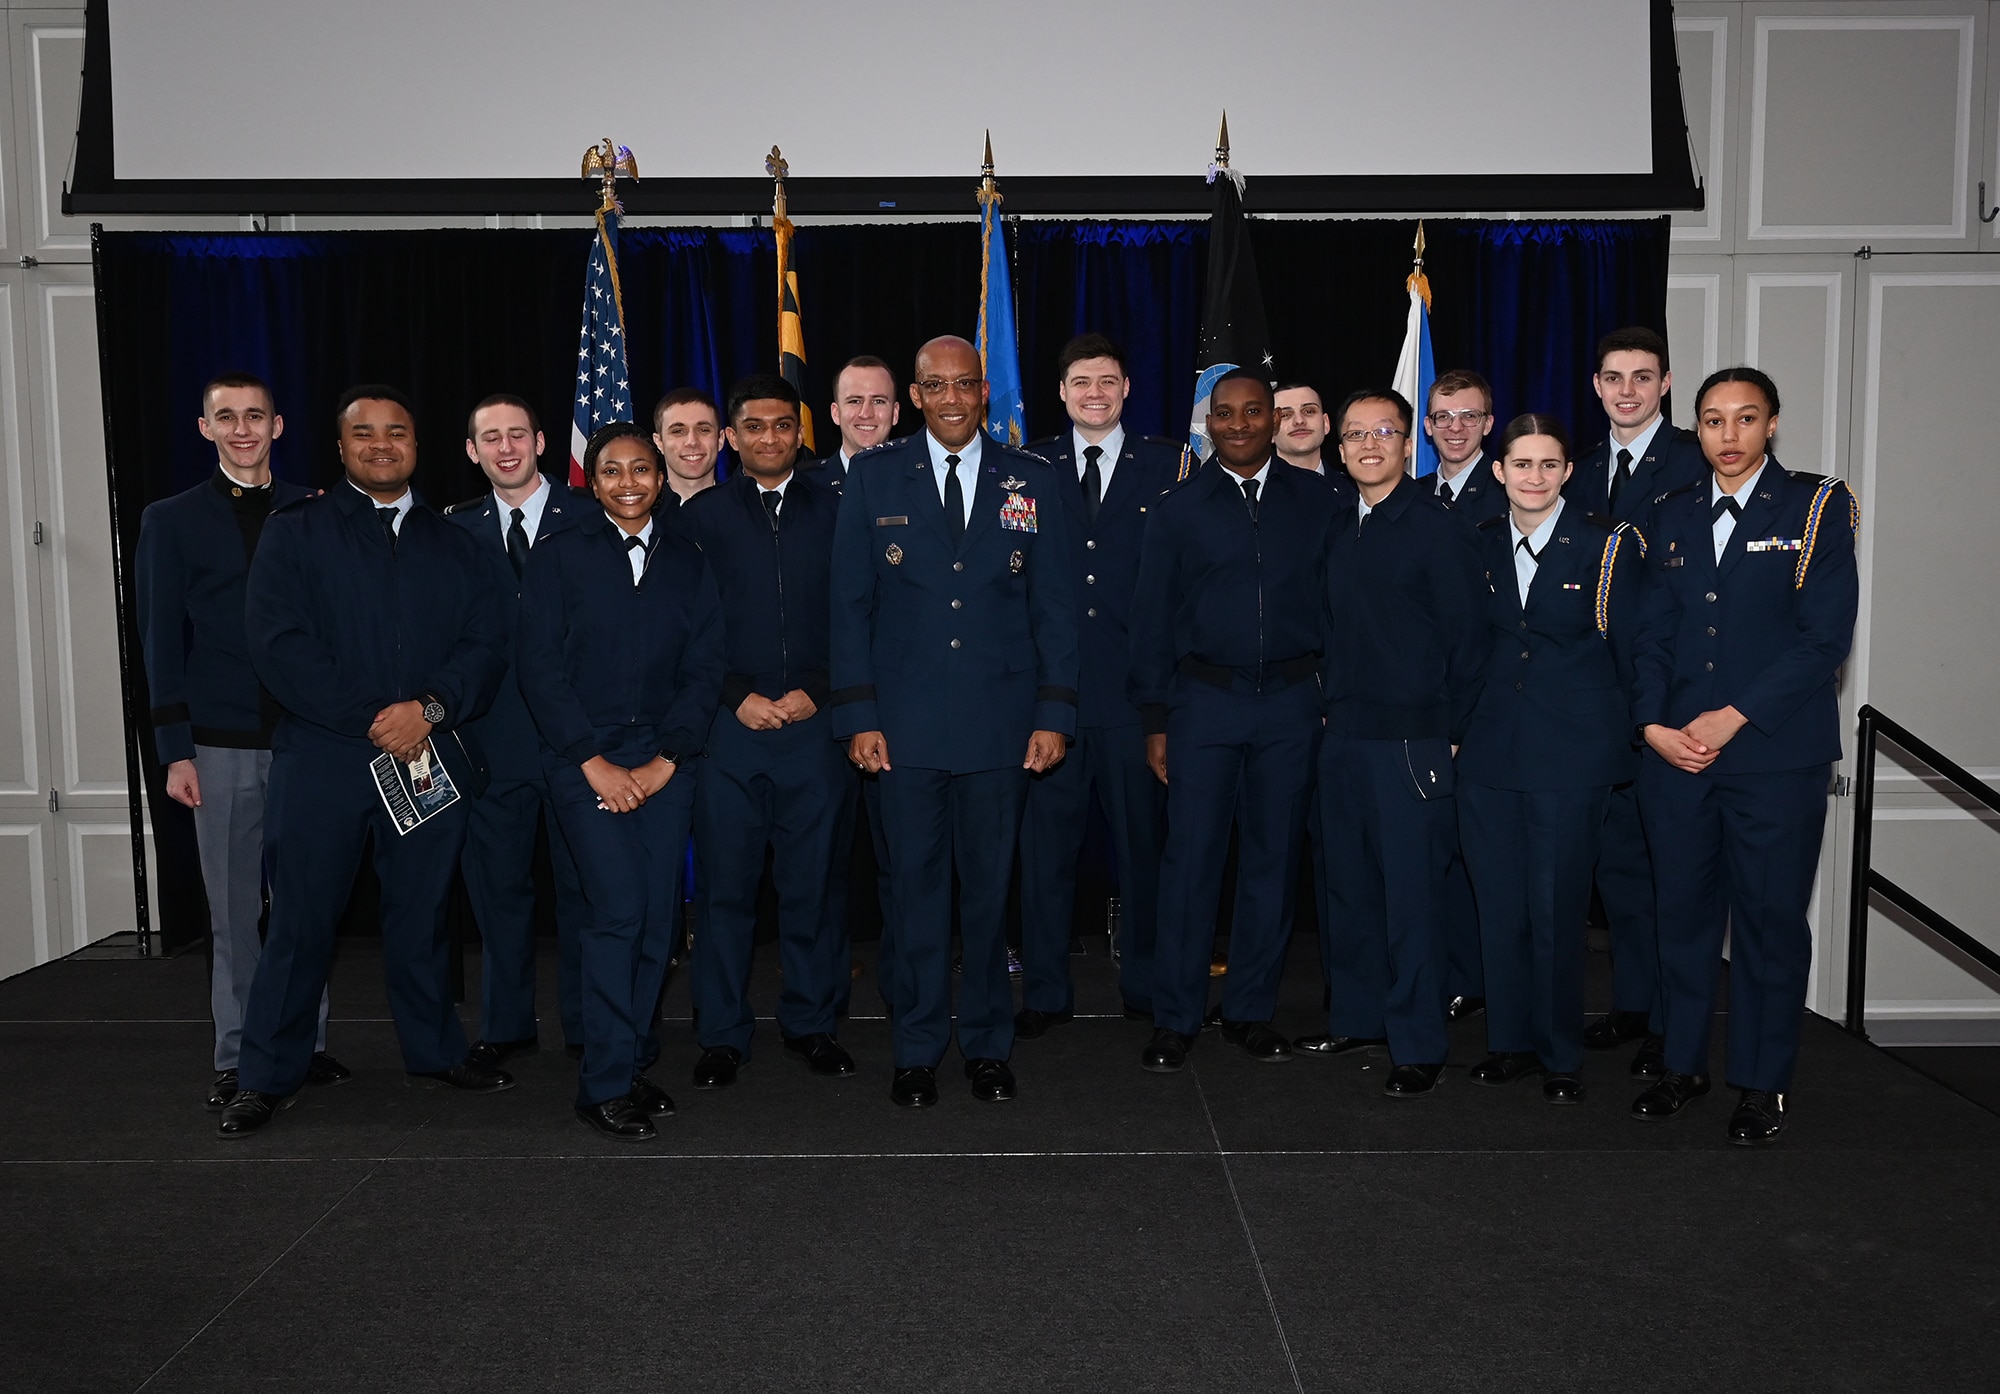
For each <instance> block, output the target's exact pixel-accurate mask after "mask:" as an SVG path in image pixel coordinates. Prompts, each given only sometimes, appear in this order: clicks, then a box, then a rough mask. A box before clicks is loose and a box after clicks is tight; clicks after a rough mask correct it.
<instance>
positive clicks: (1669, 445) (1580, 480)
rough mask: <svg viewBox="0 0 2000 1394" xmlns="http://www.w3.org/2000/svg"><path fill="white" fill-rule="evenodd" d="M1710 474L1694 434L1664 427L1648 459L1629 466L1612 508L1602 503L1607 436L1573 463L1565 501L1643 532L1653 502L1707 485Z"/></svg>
mask: <svg viewBox="0 0 2000 1394" xmlns="http://www.w3.org/2000/svg"><path fill="white" fill-rule="evenodd" d="M1708 473H1709V470H1708V457H1707V456H1705V455H1703V454H1702V453H1701V441H1700V439H1699V438H1698V437H1697V436H1696V435H1695V433H1694V432H1693V431H1684V430H1682V429H1681V428H1680V427H1678V426H1676V425H1674V423H1673V422H1671V421H1662V422H1661V423H1660V429H1659V430H1657V431H1655V432H1653V439H1652V440H1651V441H1650V442H1649V443H1648V444H1647V446H1646V453H1645V454H1644V455H1641V456H1640V457H1639V458H1638V459H1636V460H1634V461H1633V462H1632V477H1631V479H1629V480H1627V481H1626V483H1625V487H1624V488H1623V489H1621V490H1619V491H1618V507H1616V508H1613V507H1611V505H1610V503H1609V501H1608V500H1607V497H1606V496H1607V495H1608V494H1609V493H1610V491H1611V441H1610V439H1609V438H1608V437H1605V436H1600V437H1598V441H1597V445H1596V447H1595V448H1594V449H1592V450H1591V452H1590V453H1589V454H1588V455H1585V456H1584V457H1583V458H1582V459H1581V460H1578V461H1577V462H1576V470H1575V472H1574V473H1573V474H1571V475H1570V477H1569V483H1567V484H1565V485H1563V497H1564V498H1566V499H1568V500H1569V501H1570V503H1571V505H1572V506H1575V507H1580V508H1582V509H1583V511H1584V512H1586V513H1589V514H1592V515H1594V516H1596V517H1599V518H1609V519H1611V520H1612V521H1613V522H1615V523H1637V524H1638V525H1639V530H1640V531H1641V532H1645V531H1646V514H1647V511H1648V510H1649V509H1650V508H1651V506H1652V504H1653V501H1654V500H1655V499H1657V498H1658V497H1660V495H1662V494H1665V493H1667V492H1669V491H1670V490H1673V489H1678V488H1680V487H1681V486H1682V485H1685V484H1693V483H1696V482H1698V481H1700V480H1702V479H1706V478H1707V477H1708ZM1650 540H1651V536H1650V534H1648V541H1650Z"/></svg>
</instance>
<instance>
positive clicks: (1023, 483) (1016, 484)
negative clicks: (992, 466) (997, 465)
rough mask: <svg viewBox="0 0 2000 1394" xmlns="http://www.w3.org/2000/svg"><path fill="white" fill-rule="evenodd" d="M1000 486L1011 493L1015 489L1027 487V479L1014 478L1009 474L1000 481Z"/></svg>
mask: <svg viewBox="0 0 2000 1394" xmlns="http://www.w3.org/2000/svg"><path fill="white" fill-rule="evenodd" d="M1000 487H1001V488H1003V489H1005V490H1007V491H1008V492H1009V493H1011V492H1013V491H1014V490H1016V489H1025V488H1027V487H1028V481H1027V480H1025V479H1016V478H1014V476H1013V475H1011V474H1010V475H1008V476H1007V477H1006V478H1005V479H1003V480H1001V481H1000Z"/></svg>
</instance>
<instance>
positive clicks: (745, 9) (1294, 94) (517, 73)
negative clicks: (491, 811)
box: [67, 0, 1700, 214]
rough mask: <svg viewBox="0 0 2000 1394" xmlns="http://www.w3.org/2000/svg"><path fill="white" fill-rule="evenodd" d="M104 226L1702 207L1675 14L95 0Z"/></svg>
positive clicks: (1490, 6) (1035, 0)
mask: <svg viewBox="0 0 2000 1394" xmlns="http://www.w3.org/2000/svg"><path fill="white" fill-rule="evenodd" d="M88 22H89V37H88V40H87V43H86V49H87V54H86V71H85V94H84V103H83V107H84V109H83V113H82V118H81V122H80V131H79V146H78V153H77V161H76V167H75V179H74V182H73V187H72V188H71V190H70V194H69V198H68V200H67V201H68V204H69V206H70V207H71V208H72V210H73V211H76V212H86V213H87V212H97V211H101V212H113V211H153V212H166V211H182V212H211V211H221V210H225V209H226V210H229V211H259V212H287V211H291V212H305V211H327V210H335V209H339V210H346V211H353V212H370V211H373V212H396V211H462V210H472V209H477V210H479V211H486V212H495V211H498V212H546V211H565V212H574V211H577V209H578V208H579V206H580V205H583V204H586V203H587V202H588V197H587V191H586V190H584V188H583V186H582V185H581V184H580V182H579V181H578V180H577V178H576V170H577V166H578V161H579V158H580V156H581V154H582V152H583V150H584V148H585V147H586V146H588V145H589V144H591V143H592V142H593V141H595V140H597V139H599V138H601V137H605V136H609V137H611V138H612V139H614V140H615V141H617V142H618V143H620V144H623V145H627V146H629V147H631V149H632V150H633V152H634V154H635V155H636V156H637V158H638V162H639V168H640V172H641V174H642V176H643V178H642V180H641V181H640V183H639V185H638V186H637V187H636V188H635V189H634V190H633V193H632V195H631V197H629V198H628V199H627V204H628V207H631V208H633V209H634V210H635V211H642V212H643V211H659V212H688V213H709V214H714V213H727V212H747V211H754V210H756V209H758V208H760V207H762V206H764V205H765V204H767V203H768V193H769V184H768V181H767V180H766V179H765V178H764V177H763V165H764V157H765V154H766V152H767V151H769V150H770V148H771V147H772V146H773V145H774V144H776V145H779V146H782V147H783V150H784V153H785V156H786V158H787V160H788V161H789V164H790V168H791V173H792V180H791V186H790V193H791V197H792V207H793V210H794V211H795V212H798V213H813V212H828V213H860V212H879V211H882V210H889V209H893V210H896V211H917V212H923V211H943V210H947V209H948V210H950V211H955V212H959V211H964V209H965V206H966V203H967V188H968V182H967V181H968V180H970V179H976V177H977V175H978V171H979V164H980V154H981V146H982V142H983V140H984V138H985V136H986V134H987V133H988V132H990V133H991V136H992V141H993V149H994V155H995V160H996V164H997V166H998V172H999V174H1000V177H1001V180H1002V187H1003V189H1004V190H1005V191H1006V193H1007V196H1008V208H1009V211H1013V212H1034V211H1050V212H1061V211H1093V212H1173V211H1191V210H1193V209H1198V208H1203V207H1206V205H1207V195H1206V190H1205V182H1204V179H1203V175H1204V173H1205V170H1206V167H1207V165H1208V163H1209V161H1210V160H1211V159H1212V158H1213V155H1214V147H1215V144H1216V135H1217V126H1218V123H1219V121H1220V119H1221V116H1222V114H1223V112H1224V111H1226V112H1227V113H1228V119H1229V130H1230V136H1231V141H1232V162H1233V163H1234V165H1235V166H1236V167H1237V168H1238V169H1240V170H1243V171H1245V172H1246V173H1247V174H1248V175H1249V176H1250V177H1251V193H1250V197H1249V200H1248V202H1249V206H1250V207H1252V208H1262V209H1267V210H1286V209H1292V210H1301V211H1303V210H1336V209H1356V208H1366V207H1380V208H1383V209H1394V210H1399V211H1423V210H1426V209H1429V208H1469V207H1487V208H1491V207H1497V206H1501V205H1502V204H1505V206H1510V207H1520V208H1545V207H1566V208H1578V207H1599V208H1602V207H1654V208H1657V207H1669V206H1686V205H1688V204H1690V203H1697V204H1698V202H1699V197H1700V195H1699V192H1698V190H1697V189H1696V188H1695V184H1694V179H1693V174H1692V170H1691V168H1690V165H1689V160H1688V154H1687V146H1686V135H1685V123H1684V118H1683V114H1682V110H1681V100H1680V92H1679V83H1678V70H1677V67H1676V66H1675V63H1674V55H1673V48H1672V7H1671V4H1670V3H1668V0H1233V3H1221V4H1219V3H1216V0H1099V3H1096V4H1078V3H1076V0H987V3H964V0H927V2H920V0H838V2H837V3H812V2H811V0H724V2H718V0H563V3H550V0H342V3H340V4H335V5H329V4H325V3H307V0H175V3H173V4H170V5H169V4H162V3H160V0H91V3H90V5H89V9H88Z"/></svg>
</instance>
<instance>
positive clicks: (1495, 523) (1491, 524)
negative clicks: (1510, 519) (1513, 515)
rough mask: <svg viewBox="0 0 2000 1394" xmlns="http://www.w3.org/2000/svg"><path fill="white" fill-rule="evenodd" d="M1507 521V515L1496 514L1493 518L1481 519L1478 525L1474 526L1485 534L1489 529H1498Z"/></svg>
mask: <svg viewBox="0 0 2000 1394" xmlns="http://www.w3.org/2000/svg"><path fill="white" fill-rule="evenodd" d="M1506 521H1507V515H1506V514H1505V513H1496V514H1494V515H1493V516H1492V517H1491V518H1482V519H1480V520H1479V521H1478V522H1477V523H1474V524H1473V526H1474V527H1476V528H1478V529H1479V530H1480V531H1481V532H1485V531H1486V530H1487V529H1488V528H1497V527H1499V526H1500V525H1501V524H1502V523H1504V522H1506Z"/></svg>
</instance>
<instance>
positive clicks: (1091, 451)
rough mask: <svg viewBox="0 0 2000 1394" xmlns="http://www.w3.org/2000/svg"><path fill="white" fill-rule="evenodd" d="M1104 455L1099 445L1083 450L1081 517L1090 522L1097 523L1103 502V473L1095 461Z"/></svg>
mask: <svg viewBox="0 0 2000 1394" xmlns="http://www.w3.org/2000/svg"><path fill="white" fill-rule="evenodd" d="M1103 454H1104V447H1103V446H1101V445H1086V446H1085V447H1084V448H1083V516H1084V517H1086V518H1088V519H1089V520H1090V521H1091V522H1093V523H1094V522H1096V521H1097V510H1098V507H1099V506H1100V505H1102V504H1103V502H1104V473H1103V471H1101V470H1100V469H1098V468H1097V461H1098V458H1099V457H1100V456H1102V455H1103Z"/></svg>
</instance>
